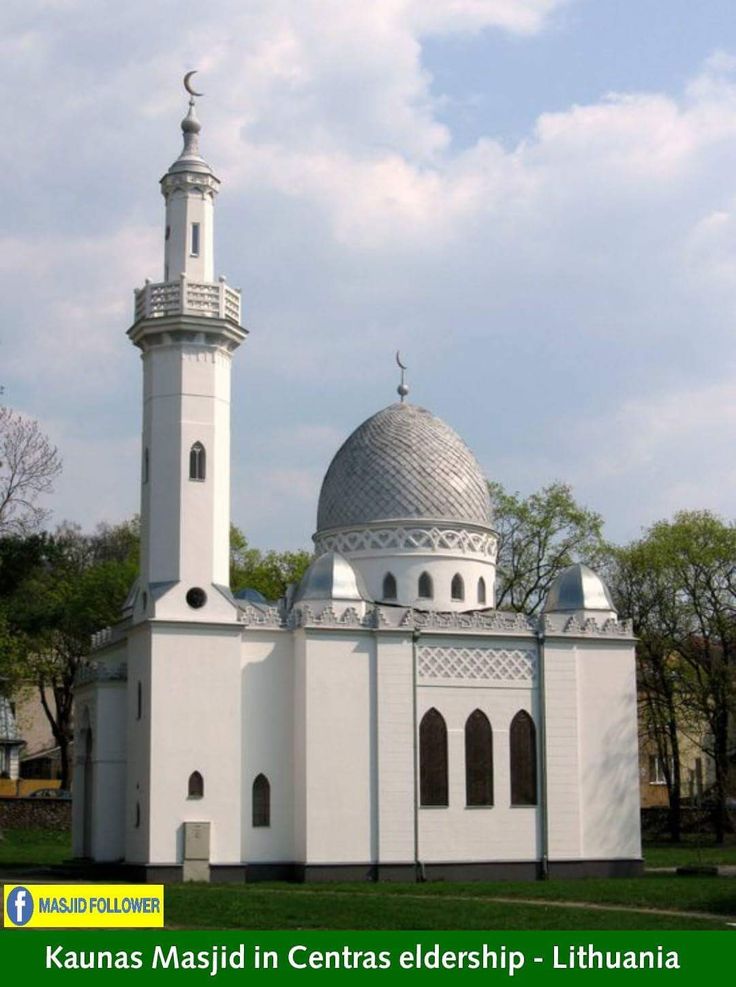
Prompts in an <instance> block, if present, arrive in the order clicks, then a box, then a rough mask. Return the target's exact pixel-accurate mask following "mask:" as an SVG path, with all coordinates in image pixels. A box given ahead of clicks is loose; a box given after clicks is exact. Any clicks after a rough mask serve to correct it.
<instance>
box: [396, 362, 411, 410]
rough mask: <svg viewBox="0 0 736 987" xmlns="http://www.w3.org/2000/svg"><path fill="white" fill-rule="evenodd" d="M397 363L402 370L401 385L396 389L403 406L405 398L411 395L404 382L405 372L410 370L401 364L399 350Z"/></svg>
mask: <svg viewBox="0 0 736 987" xmlns="http://www.w3.org/2000/svg"><path fill="white" fill-rule="evenodd" d="M396 362H397V364H398V365H399V367H400V368H401V383H400V384H399V386H398V387H397V388H396V391H397V393H398V395H399V398H400V399H401V403H402V404H403V403H404V398H405V397H406V395H407V394H408V393H409V388H408V386H407V385H406V383H405V382H404V372H405V371H406V370H408V369H409V368H408V367H407V366H406V365H405V364H403V363H402V362H401V354H400V352H399V351H398V350H396Z"/></svg>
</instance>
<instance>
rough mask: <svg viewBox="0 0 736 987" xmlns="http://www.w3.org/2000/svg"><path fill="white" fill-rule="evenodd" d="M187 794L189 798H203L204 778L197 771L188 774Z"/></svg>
mask: <svg viewBox="0 0 736 987" xmlns="http://www.w3.org/2000/svg"><path fill="white" fill-rule="evenodd" d="M187 795H188V796H189V798H190V799H201V798H204V778H203V777H202V775H201V774H200V773H199V771H192V773H191V774H190V775H189V786H188V789H187Z"/></svg>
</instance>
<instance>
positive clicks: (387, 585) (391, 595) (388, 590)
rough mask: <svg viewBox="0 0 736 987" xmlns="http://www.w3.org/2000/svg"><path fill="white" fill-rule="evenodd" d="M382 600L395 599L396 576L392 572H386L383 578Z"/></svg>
mask: <svg viewBox="0 0 736 987" xmlns="http://www.w3.org/2000/svg"><path fill="white" fill-rule="evenodd" d="M383 598H384V600H395V599H396V576H394V574H393V573H392V572H387V573H386V575H385V576H384V577H383Z"/></svg>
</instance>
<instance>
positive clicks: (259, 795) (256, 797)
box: [253, 774, 271, 826]
mask: <svg viewBox="0 0 736 987" xmlns="http://www.w3.org/2000/svg"><path fill="white" fill-rule="evenodd" d="M253 825H254V826H270V825H271V785H270V783H269V780H268V778H267V777H266V776H265V775H264V774H260V775H257V776H256V779H255V781H254V782H253Z"/></svg>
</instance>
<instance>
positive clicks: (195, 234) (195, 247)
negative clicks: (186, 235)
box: [192, 223, 199, 257]
mask: <svg viewBox="0 0 736 987" xmlns="http://www.w3.org/2000/svg"><path fill="white" fill-rule="evenodd" d="M192 257H199V223H192Z"/></svg>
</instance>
